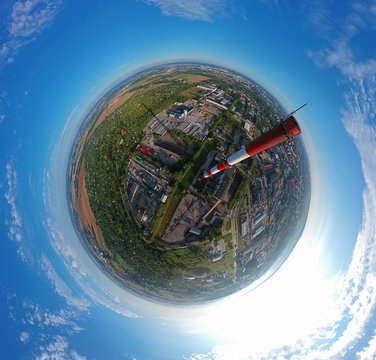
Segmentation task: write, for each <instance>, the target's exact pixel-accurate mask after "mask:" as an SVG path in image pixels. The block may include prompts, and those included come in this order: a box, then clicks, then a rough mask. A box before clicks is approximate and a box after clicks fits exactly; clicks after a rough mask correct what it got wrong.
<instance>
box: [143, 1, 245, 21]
mask: <svg viewBox="0 0 376 360" xmlns="http://www.w3.org/2000/svg"><path fill="white" fill-rule="evenodd" d="M142 1H143V2H145V3H147V4H150V5H155V6H158V7H159V8H160V9H161V11H162V14H163V15H166V16H176V17H181V18H184V19H188V20H194V21H213V20H215V19H216V18H221V17H227V16H229V15H238V16H241V17H242V18H244V15H243V12H242V10H241V7H240V6H239V4H236V3H235V1H234V0H191V1H181V0H142Z"/></svg>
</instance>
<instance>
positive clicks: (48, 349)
mask: <svg viewBox="0 0 376 360" xmlns="http://www.w3.org/2000/svg"><path fill="white" fill-rule="evenodd" d="M39 350H40V351H41V354H40V355H37V356H36V360H52V359H60V360H65V359H72V360H84V359H86V356H82V355H80V354H79V353H78V352H77V351H76V350H73V349H70V348H69V343H68V340H67V339H66V338H65V337H63V336H60V335H57V336H55V337H54V338H53V340H52V341H51V342H50V343H49V344H47V345H45V346H40V348H39Z"/></svg>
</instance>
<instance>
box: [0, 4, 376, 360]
mask: <svg viewBox="0 0 376 360" xmlns="http://www.w3.org/2000/svg"><path fill="white" fill-rule="evenodd" d="M375 24H376V3H375V1H362V2H356V1H346V2H338V1H337V2H336V1H334V2H330V3H329V4H328V2H326V1H310V2H305V1H296V2H288V1H278V0H274V1H266V0H265V1H254V2H252V3H251V2H248V1H240V0H228V1H227V0H206V1H201V0H192V1H189V2H181V1H177V0H149V1H147V0H145V1H132V0H127V1H125V0H122V1H120V0H118V1H111V3H110V4H109V3H108V2H104V1H90V2H89V1H84V2H76V1H60V0H28V1H21V0H20V1H5V2H2V4H1V5H0V139H1V141H0V154H1V156H0V168H1V169H2V172H1V173H0V174H1V175H0V192H1V193H2V194H3V195H2V196H1V200H0V219H1V223H0V231H1V232H0V234H1V239H2V242H1V255H2V261H1V262H0V266H1V270H2V271H1V274H2V275H1V309H2V310H1V311H0V319H1V322H2V324H6V327H2V330H1V331H2V334H1V335H2V337H1V339H2V340H1V345H2V346H1V350H0V354H1V355H3V356H5V357H8V358H21V357H26V358H33V357H34V358H48V357H50V358H51V357H53V355H56V354H57V355H58V356H60V358H66V359H71V358H72V359H74V358H76V359H79V358H84V357H85V356H86V358H88V359H89V358H99V359H101V358H106V354H107V355H108V353H106V352H105V351H104V350H103V349H105V350H106V351H110V353H109V354H110V358H127V357H126V356H128V357H129V358H132V356H133V357H135V358H137V359H147V358H153V357H155V358H184V356H185V358H191V359H198V358H200V357H199V354H201V355H202V356H207V357H208V358H218V359H221V358H224V359H226V358H242V357H243V358H246V357H247V356H248V355H249V354H250V353H252V354H256V355H255V356H257V357H260V358H262V357H263V356H264V357H265V358H272V356H277V355H278V354H279V355H281V356H284V357H293V356H295V357H296V358H304V359H307V358H314V359H317V358H323V359H327V358H331V357H333V358H336V357H337V358H338V357H339V356H341V354H347V355H346V356H348V358H357V357H358V358H364V359H367V358H370V357H372V356H375V352H376V334H375V332H374V329H375V313H374V308H375V301H376V297H375V293H374V290H373V289H374V288H376V286H374V285H375V263H376V254H375V250H374V246H373V243H374V240H375V221H374V219H375V218H376V216H375V210H376V186H375V185H376V184H375V180H374V179H375V178H376V176H375V174H376V163H375V161H376V160H375V158H374V156H373V154H374V146H375V141H376V131H375V102H374V99H375V98H376V96H375V88H376V86H375V85H376V84H375V79H376V47H375V45H374V41H372V40H373V39H374V38H375V32H376V27H375ZM176 60H195V61H202V62H208V63H214V64H218V65H223V66H226V67H229V68H231V69H234V70H236V71H239V72H241V73H243V74H245V75H247V76H249V77H251V78H253V79H255V80H256V81H258V82H259V83H260V84H261V85H262V86H264V87H265V88H266V89H267V90H268V91H270V92H271V93H272V94H273V95H274V96H275V97H276V98H277V99H278V100H279V101H280V102H281V103H282V104H283V105H284V106H285V108H286V109H287V110H292V109H294V108H296V107H298V106H299V105H301V104H302V103H304V102H308V103H309V105H308V107H306V108H304V110H302V111H301V112H300V113H299V114H298V119H299V121H300V124H301V126H302V128H303V139H304V140H305V143H306V146H307V148H308V151H309V158H310V162H311V168H312V186H313V192H312V194H313V195H312V203H311V209H310V215H309V220H308V223H307V227H306V229H305V232H304V234H303V237H302V239H301V241H300V242H299V244H298V246H297V248H296V249H295V250H294V252H293V254H292V255H291V257H290V258H289V259H288V261H287V262H286V264H285V265H284V266H283V267H282V268H281V270H280V271H278V273H277V274H276V275H275V276H273V277H272V279H270V281H268V282H267V283H266V284H264V285H263V286H261V287H260V288H259V289H257V290H256V291H254V292H252V293H250V294H246V295H239V296H235V297H234V299H231V300H230V301H227V302H225V303H221V304H218V305H217V306H214V307H210V308H203V309H197V308H195V309H181V308H180V309H176V308H169V307H167V306H164V305H158V304H150V303H148V302H146V301H143V300H139V299H137V298H135V297H133V296H131V295H129V294H127V293H125V292H124V291H123V290H122V289H120V288H118V287H117V286H116V285H114V284H112V283H111V281H109V280H108V279H107V278H106V277H105V276H104V275H103V274H100V273H99V272H98V269H97V267H96V265H95V264H93V263H92V262H91V260H90V258H89V257H88V256H87V255H86V254H85V252H84V251H83V249H82V247H81V246H80V244H79V243H78V241H77V239H76V237H75V234H74V231H73V228H72V225H71V224H70V218H69V216H68V212H67V208H66V203H65V193H64V191H63V190H64V189H65V187H64V181H65V180H64V179H65V177H64V175H65V174H64V171H65V167H64V165H65V164H66V161H67V157H68V155H69V149H70V146H71V145H72V142H73V140H74V134H75V130H76V129H77V126H79V124H80V121H82V119H83V117H84V115H85V114H86V113H87V111H88V110H89V109H90V106H91V105H92V104H94V103H95V101H96V100H97V99H98V98H99V96H100V95H101V94H103V92H104V91H105V90H106V89H108V88H109V87H110V86H111V85H112V84H114V83H115V82H116V81H118V80H119V79H122V78H124V77H126V76H127V75H129V74H130V73H132V72H134V71H136V70H137V69H140V68H141V67H144V66H151V65H153V64H155V63H163V62H170V61H176ZM9 269H11V271H10V270H9ZM286 289H287V290H288V291H286ZM277 299H278V301H277ZM313 300H314V301H313ZM234 308H236V309H239V310H238V311H237V312H234V311H233V309H234ZM227 314H231V316H229V315H227ZM307 314H311V316H310V317H309V316H308V315H307ZM346 314H349V315H347V316H345V315H346ZM286 322H288V323H289V324H290V325H291V326H290V328H291V329H292V330H290V331H284V330H283V329H285V330H286V327H285V324H286ZM244 323H245V324H244ZM261 327H263V328H265V329H268V334H267V333H266V332H264V331H260V328H261ZM5 329H6V330H5ZM294 329H295V330H294ZM114 334H116V335H115V336H114ZM157 334H158V335H157ZM244 334H252V338H253V339H255V342H254V343H251V344H250V342H249V340H248V339H247V337H245V336H244ZM96 335H98V336H99V337H100V338H101V339H102V342H101V344H96V343H93V341H92V339H93V337H95V336H96ZM146 338H147V340H146ZM317 339H323V340H322V342H323V344H324V345H323V346H319V345H317V344H316V343H315V342H316V341H317ZM171 342H173V344H174V345H175V346H174V353H172V352H171V351H172V350H171V349H172V344H171ZM158 354H159V355H158ZM195 354H196V355H195ZM205 354H206V355H205ZM43 356H44V357H43ZM226 356H227V357H226Z"/></svg>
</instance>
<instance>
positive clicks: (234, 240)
mask: <svg viewBox="0 0 376 360" xmlns="http://www.w3.org/2000/svg"><path fill="white" fill-rule="evenodd" d="M238 212H239V205H236V206H235V207H234V208H233V209H232V210H231V214H230V217H231V235H232V245H233V247H234V252H235V255H234V282H235V281H236V250H237V248H238V229H237V227H238V224H237V223H238V221H237V219H238Z"/></svg>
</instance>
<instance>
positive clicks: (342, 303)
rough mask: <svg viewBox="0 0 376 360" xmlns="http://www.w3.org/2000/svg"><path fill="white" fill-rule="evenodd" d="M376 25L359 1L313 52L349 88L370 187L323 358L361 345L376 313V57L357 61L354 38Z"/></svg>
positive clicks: (350, 124) (346, 113)
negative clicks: (332, 337)
mask: <svg viewBox="0 0 376 360" xmlns="http://www.w3.org/2000/svg"><path fill="white" fill-rule="evenodd" d="M375 24H376V1H364V2H362V3H353V4H352V7H351V13H350V14H349V15H348V17H347V18H346V19H345V21H344V23H343V27H342V31H341V32H339V34H338V35H337V36H335V37H334V38H333V40H332V41H331V43H330V44H329V46H328V47H327V48H326V49H323V50H321V51H318V52H313V51H310V52H309V55H310V56H311V57H312V58H313V59H314V60H315V61H316V64H317V65H319V66H320V67H334V68H336V69H337V70H339V71H340V73H341V74H342V79H343V81H345V84H344V85H346V87H347V90H346V92H345V94H344V97H345V101H346V108H345V109H344V110H343V112H342V118H343V124H344V126H345V128H346V130H347V132H348V133H349V135H350V136H351V137H352V139H353V141H354V144H355V146H356V147H357V149H358V151H359V154H360V157H361V163H362V170H363V176H364V180H365V183H366V189H365V190H364V194H363V206H364V209H363V224H362V227H361V229H360V232H359V234H358V237H357V241H356V245H355V249H354V252H353V258H352V262H351V264H350V266H349V268H348V270H347V273H346V274H345V276H344V278H343V288H342V292H341V293H340V294H339V297H338V299H337V302H336V303H335V306H334V309H333V315H334V316H332V322H330V323H328V324H327V325H326V326H325V327H323V328H322V329H321V330H320V331H319V332H318V334H317V335H318V336H321V337H323V338H324V339H325V335H326V334H327V331H328V330H330V329H335V331H336V333H337V334H336V337H335V340H334V341H333V342H329V344H330V346H328V347H327V348H326V349H325V350H321V351H320V350H315V351H313V352H311V353H310V356H311V357H313V358H317V359H319V358H332V357H341V356H343V354H345V353H347V352H348V351H350V350H351V349H353V348H354V347H356V346H357V344H358V341H359V339H361V338H362V337H363V336H364V333H365V331H366V330H365V328H366V325H367V324H368V323H369V321H370V318H371V316H372V315H373V313H374V311H375V309H376V248H375V246H374V244H375V241H376V157H375V156H374V153H375V150H374V149H375V144H376V127H375V123H374V120H375V114H376V104H375V98H376V59H375V58H374V57H371V58H365V59H357V57H356V56H355V54H354V52H353V50H352V48H351V46H350V44H351V40H352V39H353V38H354V36H356V35H357V34H360V33H361V32H362V31H363V30H369V29H374V28H375V26H376V25H375ZM332 35H333V34H332ZM340 328H341V330H340ZM316 339H317V338H316ZM369 348H370V349H371V350H369V351H374V350H372V349H374V348H375V346H374V342H373V341H371V343H370V346H369ZM307 350H308V349H306V351H307ZM308 353H309V352H308ZM307 358H308V357H307Z"/></svg>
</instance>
